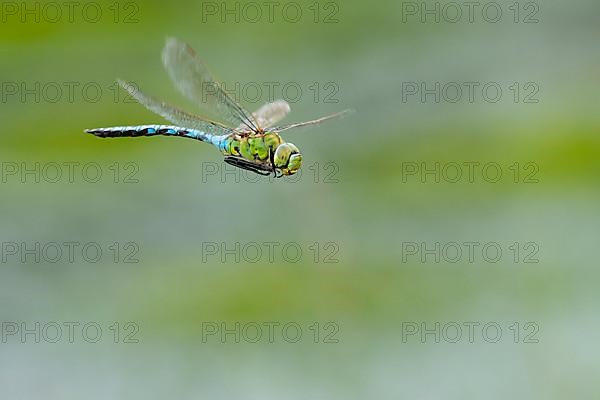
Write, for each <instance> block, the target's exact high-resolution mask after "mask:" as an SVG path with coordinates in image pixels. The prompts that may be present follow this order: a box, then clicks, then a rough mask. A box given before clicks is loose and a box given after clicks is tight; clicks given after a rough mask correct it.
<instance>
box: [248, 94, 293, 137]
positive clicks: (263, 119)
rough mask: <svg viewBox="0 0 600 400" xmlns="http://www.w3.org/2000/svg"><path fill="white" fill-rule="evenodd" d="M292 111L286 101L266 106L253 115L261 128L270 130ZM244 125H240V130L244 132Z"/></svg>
mask: <svg viewBox="0 0 600 400" xmlns="http://www.w3.org/2000/svg"><path fill="white" fill-rule="evenodd" d="M290 111H291V108H290V105H289V104H288V103H287V102H286V101H284V100H276V101H274V102H272V103H268V104H265V105H264V106H262V107H261V108H259V109H258V110H257V111H256V112H254V113H253V114H252V116H253V117H254V119H255V120H256V122H258V125H259V126H260V127H261V128H270V127H272V126H273V125H275V124H276V123H278V122H279V121H281V120H282V119H284V118H285V116H286V115H288V114H289V112H290ZM243 129H244V125H240V126H239V127H238V130H243Z"/></svg>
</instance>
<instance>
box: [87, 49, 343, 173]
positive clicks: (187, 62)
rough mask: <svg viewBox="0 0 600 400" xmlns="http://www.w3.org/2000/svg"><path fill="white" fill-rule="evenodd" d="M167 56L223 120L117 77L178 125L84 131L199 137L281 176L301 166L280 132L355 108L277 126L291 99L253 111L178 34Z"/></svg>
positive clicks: (174, 73)
mask: <svg viewBox="0 0 600 400" xmlns="http://www.w3.org/2000/svg"><path fill="white" fill-rule="evenodd" d="M162 61H163V65H164V67H165V69H166V71H167V73H168V74H169V77H170V78H171V80H172V81H173V83H174V84H175V86H176V87H177V89H178V90H179V91H180V92H181V94H183V95H184V96H185V97H186V98H187V99H188V100H190V101H192V102H194V103H197V104H202V103H205V104H207V105H208V106H209V107H210V108H211V109H212V110H213V111H215V112H216V113H217V114H218V115H219V116H220V117H221V118H220V119H221V121H214V120H211V119H208V118H205V117H203V116H200V115H196V114H192V113H188V112H186V111H183V110H181V109H179V108H176V107H174V106H171V105H169V104H167V103H165V102H163V101H160V100H158V99H156V98H154V97H151V96H149V95H146V94H144V93H143V92H142V91H140V90H139V89H138V88H137V87H135V86H133V85H131V84H129V83H127V82H124V81H122V80H118V82H119V84H120V85H121V87H123V88H124V89H125V90H126V91H127V92H128V93H129V95H130V96H132V97H133V98H135V99H136V100H137V101H138V102H139V103H140V104H142V105H143V106H144V107H146V108H147V109H148V110H150V111H152V112H153V113H155V114H158V115H160V116H161V117H163V118H164V119H166V120H167V121H169V122H170V123H172V124H173V125H139V126H117V127H111V128H96V129H86V130H85V132H87V133H91V134H93V135H95V136H97V137H100V138H114V137H140V136H157V135H164V136H178V137H186V138H190V139H196V140H199V141H201V142H206V143H211V144H212V145H213V146H215V147H216V148H217V149H219V151H221V152H222V154H223V156H224V157H225V158H224V161H225V162H226V163H228V164H230V165H233V166H235V167H238V168H242V169H245V170H248V171H252V172H254V173H257V174H259V175H263V176H268V175H271V174H273V176H275V177H276V178H281V177H282V176H290V175H294V174H295V173H297V172H298V170H299V169H300V167H301V166H302V154H301V153H300V150H299V149H298V147H296V146H295V145H293V144H292V143H288V142H285V141H284V140H283V139H282V137H281V136H280V133H281V132H285V131H289V130H293V129H297V128H302V127H308V126H316V125H320V124H322V123H323V122H326V121H330V120H333V119H337V118H341V117H343V116H345V115H347V114H348V113H350V112H351V110H345V111H342V112H339V113H336V114H333V115H329V116H326V117H322V118H318V119H315V120H313V121H307V122H302V123H296V124H289V125H282V126H275V125H276V124H277V123H278V122H279V121H281V120H282V119H283V118H284V117H285V116H286V115H287V114H288V113H289V112H290V106H289V104H288V103H287V102H285V101H284V100H277V101H274V102H272V103H268V104H265V105H264V106H262V107H261V108H259V109H258V110H257V111H256V112H254V113H250V112H248V111H247V110H246V109H245V108H244V107H242V106H241V105H240V104H238V103H237V102H236V101H235V100H234V99H233V98H232V97H231V96H230V95H229V94H227V93H226V92H225V90H223V88H222V87H221V85H220V84H219V83H217V82H216V81H215V79H214V78H213V77H212V75H211V74H210V72H209V71H208V69H207V68H206V66H205V65H204V63H203V62H202V61H201V60H200V58H199V57H198V56H197V55H196V53H195V52H194V50H193V49H192V48H191V47H190V46H189V45H187V44H185V43H183V42H180V41H179V40H177V39H173V38H170V39H167V43H166V45H165V48H164V50H163V53H162Z"/></svg>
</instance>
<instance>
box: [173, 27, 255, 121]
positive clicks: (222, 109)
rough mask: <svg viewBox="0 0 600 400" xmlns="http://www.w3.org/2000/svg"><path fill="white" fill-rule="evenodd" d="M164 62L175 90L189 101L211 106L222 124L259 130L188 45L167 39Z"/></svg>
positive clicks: (252, 119) (250, 116) (250, 115)
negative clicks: (221, 119) (221, 120)
mask: <svg viewBox="0 0 600 400" xmlns="http://www.w3.org/2000/svg"><path fill="white" fill-rule="evenodd" d="M162 60H163V64H164V67H165V69H166V70H167V73H168V74H169V77H170V78H171V80H172V81H173V83H174V84H175V87H177V89H178V90H179V91H180V92H181V94H183V95H184V96H185V97H187V98H188V99H189V100H190V101H192V102H194V103H196V104H198V105H200V104H203V103H207V104H209V105H211V106H212V107H213V108H214V110H215V111H216V112H218V114H219V115H220V116H221V117H222V118H223V122H226V123H228V124H231V126H232V127H234V126H238V125H243V126H245V127H246V128H247V129H250V130H251V131H258V130H260V125H259V124H258V123H257V122H256V121H255V120H254V117H253V116H252V114H250V113H249V112H248V111H246V110H245V109H244V108H243V107H242V106H240V105H239V104H238V103H237V102H236V101H235V100H234V99H232V98H231V97H230V96H229V95H228V94H227V93H226V92H225V91H224V90H223V89H222V88H221V85H219V84H218V83H217V82H216V81H215V79H214V78H213V77H212V75H211V74H210V72H209V71H208V68H206V66H205V65H204V63H203V62H202V61H201V60H200V58H199V57H198V56H197V55H196V52H194V49H192V48H191V47H190V46H189V45H187V44H185V43H183V42H180V41H178V40H177V39H174V38H169V39H167V44H166V45H165V48H164V50H163V54H162ZM247 129H246V130H247Z"/></svg>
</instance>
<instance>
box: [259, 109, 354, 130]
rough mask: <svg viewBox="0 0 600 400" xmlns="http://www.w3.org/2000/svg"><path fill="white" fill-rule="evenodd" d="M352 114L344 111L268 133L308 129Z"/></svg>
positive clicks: (278, 128) (285, 126) (350, 111)
mask: <svg viewBox="0 0 600 400" xmlns="http://www.w3.org/2000/svg"><path fill="white" fill-rule="evenodd" d="M353 112H354V111H353V110H345V111H342V112H339V113H335V114H332V115H328V116H326V117H322V118H319V119H315V120H313V121H307V122H300V123H298V124H290V125H284V126H280V127H276V128H271V129H269V130H268V131H269V132H283V131H288V130H290V129H296V128H304V127H309V126H317V125H321V124H322V123H324V122H327V121H331V120H334V119H340V118H343V117H345V116H347V115H348V114H351V113H353Z"/></svg>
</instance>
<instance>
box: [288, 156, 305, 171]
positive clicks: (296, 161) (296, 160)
mask: <svg viewBox="0 0 600 400" xmlns="http://www.w3.org/2000/svg"><path fill="white" fill-rule="evenodd" d="M300 167H302V154H300V153H298V154H292V156H291V157H290V162H289V163H288V166H287V168H288V169H289V174H290V175H294V174H295V173H296V172H298V170H299V169H300Z"/></svg>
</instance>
